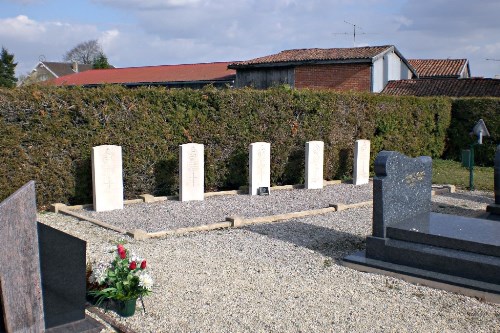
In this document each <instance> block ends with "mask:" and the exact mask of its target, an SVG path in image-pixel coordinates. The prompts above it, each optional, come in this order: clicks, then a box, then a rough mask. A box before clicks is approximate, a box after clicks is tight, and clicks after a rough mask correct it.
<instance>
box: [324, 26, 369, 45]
mask: <svg viewBox="0 0 500 333" xmlns="http://www.w3.org/2000/svg"><path fill="white" fill-rule="evenodd" d="M344 22H345V23H347V24H350V25H352V33H351V32H334V33H333V34H334V35H351V34H352V39H353V46H354V47H356V35H367V34H368V33H366V32H359V31H357V30H356V29H358V30H359V29H360V30H363V29H362V28H361V27H360V26H359V25H357V24H354V23H351V22H347V21H346V20H344Z"/></svg>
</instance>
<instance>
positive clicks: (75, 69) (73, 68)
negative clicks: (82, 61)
mask: <svg viewBox="0 0 500 333" xmlns="http://www.w3.org/2000/svg"><path fill="white" fill-rule="evenodd" d="M71 69H72V70H73V72H75V73H78V62H76V61H73V65H72V66H71Z"/></svg>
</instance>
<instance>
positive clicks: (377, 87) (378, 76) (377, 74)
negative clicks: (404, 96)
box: [372, 58, 385, 92]
mask: <svg viewBox="0 0 500 333" xmlns="http://www.w3.org/2000/svg"><path fill="white" fill-rule="evenodd" d="M384 87H385V84H384V59H383V58H380V59H377V60H375V62H374V63H373V67H372V92H381V91H382V90H383V89H384Z"/></svg>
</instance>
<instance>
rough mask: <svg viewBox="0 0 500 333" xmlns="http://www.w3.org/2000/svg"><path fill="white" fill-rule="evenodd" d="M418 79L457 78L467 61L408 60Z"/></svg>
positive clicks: (465, 66) (465, 67)
mask: <svg viewBox="0 0 500 333" xmlns="http://www.w3.org/2000/svg"><path fill="white" fill-rule="evenodd" d="M408 62H409V63H410V64H411V65H412V66H413V67H414V68H415V70H416V71H417V73H418V77H420V78H428V77H453V78H459V77H460V76H461V75H462V72H463V71H464V70H466V69H467V64H468V61H467V59H408Z"/></svg>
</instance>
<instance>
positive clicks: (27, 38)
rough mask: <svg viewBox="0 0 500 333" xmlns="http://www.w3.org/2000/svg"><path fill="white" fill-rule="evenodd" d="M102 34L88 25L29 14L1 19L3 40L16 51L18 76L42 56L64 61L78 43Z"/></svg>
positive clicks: (27, 70)
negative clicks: (43, 19) (65, 55)
mask: <svg viewBox="0 0 500 333" xmlns="http://www.w3.org/2000/svg"><path fill="white" fill-rule="evenodd" d="M101 34H102V33H101V32H100V31H99V30H98V28H97V27H96V26H93V25H88V24H69V23H65V22H59V21H37V20H34V19H31V18H29V17H28V16H26V15H18V16H16V17H7V18H2V19H0V40H1V41H2V45H3V46H5V47H6V48H7V49H8V50H9V52H10V53H13V54H14V61H16V62H17V63H18V65H17V67H16V73H17V74H18V75H19V74H24V73H26V72H29V71H30V70H31V69H33V67H34V66H35V65H36V64H37V62H38V59H39V58H40V57H41V56H43V58H45V59H46V60H47V61H61V59H62V57H63V55H64V53H65V52H67V51H68V50H70V49H71V48H73V47H74V46H76V45H77V44H78V43H80V42H83V41H86V40H89V39H96V38H97V39H98V38H100V37H101ZM105 34H106V32H105V33H104V37H105V36H106V35H105ZM104 39H105V38H104ZM108 39H109V37H108Z"/></svg>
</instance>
